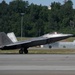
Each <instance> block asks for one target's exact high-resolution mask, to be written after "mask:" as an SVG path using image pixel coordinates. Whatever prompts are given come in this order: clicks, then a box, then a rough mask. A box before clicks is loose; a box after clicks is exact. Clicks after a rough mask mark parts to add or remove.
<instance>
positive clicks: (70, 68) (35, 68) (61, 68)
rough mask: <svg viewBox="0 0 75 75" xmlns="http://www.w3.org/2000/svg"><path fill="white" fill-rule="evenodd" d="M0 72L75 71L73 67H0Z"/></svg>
mask: <svg viewBox="0 0 75 75" xmlns="http://www.w3.org/2000/svg"><path fill="white" fill-rule="evenodd" d="M0 70H41V71H42V70H56V71H58V70H61V71H64V70H66V71H67V70H75V66H35V65H33V66H0Z"/></svg>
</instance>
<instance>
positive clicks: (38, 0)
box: [0, 0, 75, 8]
mask: <svg viewBox="0 0 75 75" xmlns="http://www.w3.org/2000/svg"><path fill="white" fill-rule="evenodd" d="M2 1H3V0H0V2H2ZM5 1H6V2H7V3H9V2H11V1H12V0H5ZM24 1H28V2H29V3H30V4H31V3H34V4H37V5H40V4H42V5H46V6H49V5H50V4H51V3H52V2H54V1H55V2H60V3H61V4H63V3H64V0H24ZM72 2H73V8H75V0H72Z"/></svg>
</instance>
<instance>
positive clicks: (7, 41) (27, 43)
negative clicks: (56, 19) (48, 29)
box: [0, 32, 74, 54]
mask: <svg viewBox="0 0 75 75" xmlns="http://www.w3.org/2000/svg"><path fill="white" fill-rule="evenodd" d="M9 34H11V33H9ZM72 36H74V35H73V34H62V33H57V32H54V33H48V34H45V35H43V36H40V37H36V38H33V39H30V40H24V41H13V38H12V37H11V35H9V36H8V35H7V34H5V33H4V32H1V33H0V49H1V50H11V49H20V50H19V54H23V53H25V54H28V48H29V47H33V46H39V45H44V44H50V43H53V42H57V41H60V40H63V39H66V38H69V37H72ZM15 39H16V38H15Z"/></svg>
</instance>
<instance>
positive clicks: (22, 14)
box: [21, 13, 24, 40]
mask: <svg viewBox="0 0 75 75" xmlns="http://www.w3.org/2000/svg"><path fill="white" fill-rule="evenodd" d="M23 16H24V13H21V40H22V36H23V35H22V34H23Z"/></svg>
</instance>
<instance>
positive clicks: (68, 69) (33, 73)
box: [0, 54, 75, 75]
mask: <svg viewBox="0 0 75 75" xmlns="http://www.w3.org/2000/svg"><path fill="white" fill-rule="evenodd" d="M15 74H16V75H40V74H41V75H75V55H74V54H73V55H72V54H66V55H65V54H64V55H63V54H62V55H60V54H27V55H25V54H23V55H21V54H0V75H15Z"/></svg>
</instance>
